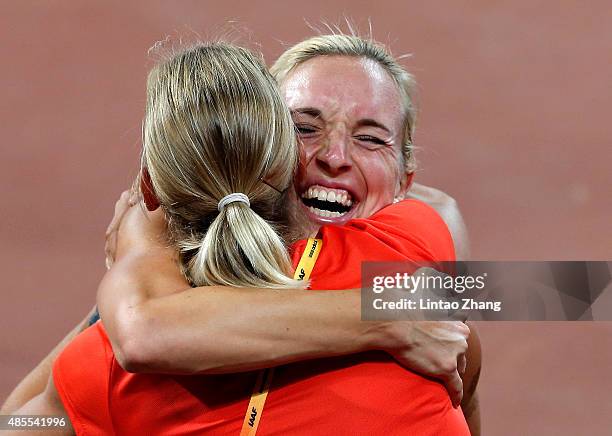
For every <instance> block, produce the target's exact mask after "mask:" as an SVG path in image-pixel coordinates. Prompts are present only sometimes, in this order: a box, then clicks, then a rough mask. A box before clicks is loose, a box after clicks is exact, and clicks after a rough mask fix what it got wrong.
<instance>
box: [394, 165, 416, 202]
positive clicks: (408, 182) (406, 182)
mask: <svg viewBox="0 0 612 436" xmlns="http://www.w3.org/2000/svg"><path fill="white" fill-rule="evenodd" d="M413 179H414V172H412V171H411V172H405V173H404V175H403V176H402V180H400V183H399V191H398V193H397V194H396V196H395V198H396V199H398V200H403V199H404V198H406V196H407V195H408V191H410V187H411V186H412V181H413Z"/></svg>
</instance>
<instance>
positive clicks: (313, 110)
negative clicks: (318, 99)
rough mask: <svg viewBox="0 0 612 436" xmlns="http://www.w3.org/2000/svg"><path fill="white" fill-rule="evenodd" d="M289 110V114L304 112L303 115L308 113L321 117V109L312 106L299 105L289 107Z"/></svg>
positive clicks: (314, 116)
mask: <svg viewBox="0 0 612 436" xmlns="http://www.w3.org/2000/svg"><path fill="white" fill-rule="evenodd" d="M290 112H291V115H295V114H304V115H310V116H311V117H313V118H323V117H322V116H321V111H320V110H319V109H317V108H314V107H300V108H297V109H291V111H290Z"/></svg>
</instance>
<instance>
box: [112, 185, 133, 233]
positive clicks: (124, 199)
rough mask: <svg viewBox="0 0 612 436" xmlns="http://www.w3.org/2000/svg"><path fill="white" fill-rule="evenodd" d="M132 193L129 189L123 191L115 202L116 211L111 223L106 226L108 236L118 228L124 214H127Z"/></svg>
mask: <svg viewBox="0 0 612 436" xmlns="http://www.w3.org/2000/svg"><path fill="white" fill-rule="evenodd" d="M130 195H131V194H130V192H129V191H123V192H122V193H121V196H120V197H119V200H117V202H116V203H115V213H114V215H113V218H112V219H111V222H110V224H109V225H108V227H107V228H106V237H108V236H109V235H110V234H111V233H113V232H114V231H116V230H117V228H118V227H119V224H120V223H121V220H122V219H123V215H125V212H126V211H127V210H128V209H129V208H130V205H129V201H130Z"/></svg>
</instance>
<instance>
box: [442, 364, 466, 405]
mask: <svg viewBox="0 0 612 436" xmlns="http://www.w3.org/2000/svg"><path fill="white" fill-rule="evenodd" d="M445 386H446V390H447V391H448V394H449V396H450V399H451V403H452V404H453V407H454V408H455V409H456V408H457V407H459V406H460V405H461V400H462V399H463V382H462V381H461V377H459V373H458V372H457V371H454V372H453V373H452V375H451V376H450V378H449V379H448V380H446V383H445Z"/></svg>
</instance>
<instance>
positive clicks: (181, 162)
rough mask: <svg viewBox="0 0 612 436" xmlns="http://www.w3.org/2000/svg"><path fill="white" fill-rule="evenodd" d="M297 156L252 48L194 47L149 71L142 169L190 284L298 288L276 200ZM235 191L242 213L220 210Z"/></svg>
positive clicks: (285, 117)
mask: <svg viewBox="0 0 612 436" xmlns="http://www.w3.org/2000/svg"><path fill="white" fill-rule="evenodd" d="M297 156H298V154H297V144H296V139H295V131H294V128H293V123H292V120H291V116H290V114H289V111H288V109H287V108H286V106H285V104H284V102H283V100H282V97H281V95H280V93H279V92H278V90H277V85H276V83H275V81H274V79H273V78H272V77H271V75H270V74H269V73H268V71H267V70H266V68H265V66H264V64H263V63H262V61H261V59H259V58H257V57H255V56H254V55H253V54H252V53H251V52H250V51H248V50H246V49H244V48H240V47H236V46H232V45H229V44H224V43H210V44H203V43H199V44H196V45H194V46H192V47H191V48H188V49H183V50H182V51H180V52H178V53H176V54H174V55H172V56H171V57H170V58H168V59H166V60H165V61H162V62H161V63H159V64H158V65H157V66H155V67H154V68H153V69H152V71H151V72H150V73H149V77H148V81H147V107H146V114H145V118H144V122H143V153H142V163H141V165H142V167H143V168H146V170H147V171H148V172H149V174H150V179H151V184H152V187H153V190H154V192H155V194H156V196H157V198H158V200H159V202H160V205H161V207H162V208H163V210H164V212H165V214H166V217H167V219H168V223H169V233H170V236H171V239H172V242H173V243H174V244H176V246H177V247H178V248H179V250H180V257H181V264H182V266H183V270H184V272H185V275H186V276H187V278H188V279H189V280H190V282H191V283H192V284H193V285H196V286H201V285H232V286H244V287H273V288H287V287H296V286H299V285H297V282H296V281H294V280H293V279H291V278H290V275H291V272H292V266H291V262H290V259H289V255H288V253H287V250H286V248H285V241H284V239H283V236H282V235H286V232H287V229H286V227H285V220H286V217H285V216H284V211H285V209H286V208H285V207H284V204H283V203H284V197H285V196H284V195H282V194H281V192H283V191H285V190H286V188H287V187H288V186H289V184H290V183H291V182H292V179H293V176H294V169H295V167H296V165H297ZM236 192H239V193H244V194H245V195H246V196H247V197H248V198H249V201H250V207H249V206H248V205H247V204H245V203H242V202H234V203H230V204H228V205H226V206H225V207H224V208H222V210H221V211H219V210H218V208H217V206H218V204H219V201H220V200H221V199H222V198H223V197H225V196H226V195H228V194H230V193H236ZM279 233H280V234H279Z"/></svg>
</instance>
